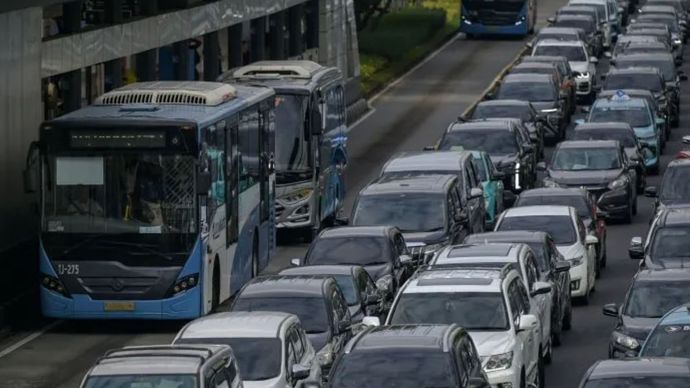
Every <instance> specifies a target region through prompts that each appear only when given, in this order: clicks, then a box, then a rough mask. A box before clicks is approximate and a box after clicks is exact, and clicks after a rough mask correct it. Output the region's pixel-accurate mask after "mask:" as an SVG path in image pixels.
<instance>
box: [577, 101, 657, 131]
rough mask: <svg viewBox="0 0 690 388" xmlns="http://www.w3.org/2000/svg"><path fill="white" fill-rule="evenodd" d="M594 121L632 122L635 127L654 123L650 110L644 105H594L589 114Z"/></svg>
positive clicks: (590, 119)
mask: <svg viewBox="0 0 690 388" xmlns="http://www.w3.org/2000/svg"><path fill="white" fill-rule="evenodd" d="M589 121H590V122H592V123H605V122H616V121H617V122H621V123H627V124H630V126H631V127H633V128H639V127H648V126H650V125H652V121H651V117H649V111H648V110H647V108H646V107H644V106H620V107H612V106H602V105H599V106H597V105H594V107H593V108H592V112H591V113H590V115H589Z"/></svg>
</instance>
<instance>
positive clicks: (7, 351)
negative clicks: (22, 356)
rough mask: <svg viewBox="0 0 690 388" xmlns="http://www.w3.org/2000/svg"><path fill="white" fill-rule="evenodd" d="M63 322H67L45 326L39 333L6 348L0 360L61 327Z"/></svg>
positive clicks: (0, 353) (2, 351)
mask: <svg viewBox="0 0 690 388" xmlns="http://www.w3.org/2000/svg"><path fill="white" fill-rule="evenodd" d="M63 322H65V321H62V320H60V321H55V322H52V323H50V324H48V325H46V326H44V327H43V328H41V329H40V330H39V331H36V332H34V333H31V334H29V335H28V336H26V337H24V338H22V339H21V340H19V341H17V342H15V343H14V344H12V345H10V346H8V347H6V348H5V349H3V350H0V359H1V358H3V357H6V356H9V355H10V354H11V353H13V352H15V351H16V350H18V349H19V348H21V347H22V346H24V345H26V344H28V343H29V342H31V341H33V340H35V339H36V338H38V337H40V336H42V335H43V334H45V333H47V332H49V331H50V330H52V329H54V328H56V327H57V326H59V325H61V324H62V323H63Z"/></svg>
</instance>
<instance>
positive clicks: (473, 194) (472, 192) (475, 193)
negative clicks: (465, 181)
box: [470, 187, 484, 199]
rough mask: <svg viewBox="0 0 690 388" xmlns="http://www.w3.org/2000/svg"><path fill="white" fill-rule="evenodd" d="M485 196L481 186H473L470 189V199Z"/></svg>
mask: <svg viewBox="0 0 690 388" xmlns="http://www.w3.org/2000/svg"><path fill="white" fill-rule="evenodd" d="M482 197H484V191H483V190H482V189H480V188H479V187H473V188H472V189H470V199H475V198H482Z"/></svg>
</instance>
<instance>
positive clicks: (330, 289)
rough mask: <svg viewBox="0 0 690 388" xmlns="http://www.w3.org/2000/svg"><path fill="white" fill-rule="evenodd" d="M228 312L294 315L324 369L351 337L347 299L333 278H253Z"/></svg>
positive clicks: (281, 276)
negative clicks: (267, 312)
mask: <svg viewBox="0 0 690 388" xmlns="http://www.w3.org/2000/svg"><path fill="white" fill-rule="evenodd" d="M230 311H278V312H284V313H290V314H294V315H296V316H297V317H298V318H299V320H300V322H302V326H303V327H304V330H305V331H306V332H307V337H308V338H309V341H310V342H311V343H312V345H313V346H314V350H315V351H316V352H317V358H318V360H319V363H320V364H321V368H322V369H323V371H324V372H327V371H328V370H329V368H330V366H331V364H332V362H333V359H334V357H335V356H336V355H337V354H338V353H339V352H340V351H341V350H342V349H343V347H344V346H345V344H346V343H347V341H348V340H349V339H350V338H351V337H352V321H351V319H350V311H349V310H348V306H347V301H346V300H345V297H344V295H343V293H342V291H341V290H340V287H339V286H338V283H337V282H336V280H335V279H333V278H332V277H323V276H299V275H294V276H283V275H272V276H262V277H258V278H254V279H252V280H251V281H250V282H249V283H248V284H246V285H245V286H244V287H243V288H242V290H240V292H239V293H238V294H237V297H236V298H235V301H234V302H233V304H232V306H231V307H230Z"/></svg>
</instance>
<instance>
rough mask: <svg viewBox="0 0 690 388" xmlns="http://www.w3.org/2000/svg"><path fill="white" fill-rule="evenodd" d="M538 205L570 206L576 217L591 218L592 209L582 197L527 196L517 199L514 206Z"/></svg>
mask: <svg viewBox="0 0 690 388" xmlns="http://www.w3.org/2000/svg"><path fill="white" fill-rule="evenodd" d="M539 205H563V206H572V207H574V208H575V210H577V215H578V216H580V217H583V218H592V209H591V208H590V207H589V204H588V203H587V199H586V198H585V197H584V196H575V195H551V196H539V195H527V196H520V197H518V201H517V204H516V206H539Z"/></svg>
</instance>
